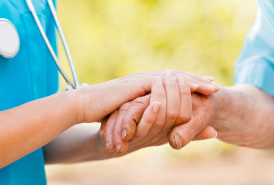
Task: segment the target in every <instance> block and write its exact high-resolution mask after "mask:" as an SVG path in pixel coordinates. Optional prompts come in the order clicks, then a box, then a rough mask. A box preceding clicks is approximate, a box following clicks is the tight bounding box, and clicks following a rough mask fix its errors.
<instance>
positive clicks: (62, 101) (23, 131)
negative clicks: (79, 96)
mask: <svg viewBox="0 0 274 185" xmlns="http://www.w3.org/2000/svg"><path fill="white" fill-rule="evenodd" d="M73 100H75V93H74V92H66V93H60V94H56V95H53V96H50V97H47V98H43V99H40V100H36V101H33V102H29V103H26V104H24V105H21V106H19V107H16V108H13V109H10V110H6V111H2V112H0V159H1V160H0V168H2V167H4V166H6V165H8V164H10V163H12V162H14V161H16V160H18V159H19V158H21V157H23V156H25V155H27V154H29V153H31V152H33V151H34V150H36V149H38V148H40V147H42V146H44V145H45V144H47V143H48V142H50V141H51V140H53V139H54V138H55V137H57V136H58V135H59V134H60V133H62V132H63V131H65V130H66V129H68V128H69V127H71V126H72V125H74V124H75V123H77V122H78V112H77V111H78V107H77V103H76V102H75V101H73Z"/></svg>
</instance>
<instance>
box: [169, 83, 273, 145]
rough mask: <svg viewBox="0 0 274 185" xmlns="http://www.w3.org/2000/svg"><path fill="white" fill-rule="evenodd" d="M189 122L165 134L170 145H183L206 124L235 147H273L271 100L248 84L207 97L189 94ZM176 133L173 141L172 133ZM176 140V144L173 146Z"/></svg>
mask: <svg viewBox="0 0 274 185" xmlns="http://www.w3.org/2000/svg"><path fill="white" fill-rule="evenodd" d="M193 103H194V106H197V109H196V110H194V111H193V116H192V119H191V120H190V123H188V125H190V126H187V127H185V126H184V125H179V126H177V127H175V128H174V129H173V130H172V131H171V132H170V133H169V141H170V144H171V146H172V147H173V148H175V149H176V148H177V145H178V143H180V146H182V147H183V146H185V145H186V144H187V143H188V142H189V141H191V140H192V138H194V137H195V134H196V133H197V132H198V131H199V130H201V129H203V128H204V127H205V126H206V125H211V126H213V127H214V128H215V129H216V130H217V131H218V138H219V139H221V140H223V141H225V142H228V143H232V144H236V145H239V146H246V147H251V148H262V149H267V148H274V99H273V97H271V96H270V95H268V94H267V93H265V92H263V91H262V90H260V89H258V88H256V87H254V86H251V85H238V86H233V87H224V88H221V90H220V91H219V92H217V93H215V94H213V95H211V96H210V97H208V98H205V97H203V96H200V95H194V96H193ZM175 135H177V136H178V137H177V141H175V140H174V136H175ZM176 143H177V145H176Z"/></svg>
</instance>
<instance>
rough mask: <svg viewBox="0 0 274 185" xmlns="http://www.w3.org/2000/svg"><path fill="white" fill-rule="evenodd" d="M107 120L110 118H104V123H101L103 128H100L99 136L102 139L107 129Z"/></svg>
mask: <svg viewBox="0 0 274 185" xmlns="http://www.w3.org/2000/svg"><path fill="white" fill-rule="evenodd" d="M107 120H108V117H106V118H104V119H103V121H102V123H101V127H100V130H99V133H98V135H99V136H100V137H104V128H105V126H106V124H107Z"/></svg>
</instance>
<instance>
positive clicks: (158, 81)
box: [155, 76, 162, 85]
mask: <svg viewBox="0 0 274 185" xmlns="http://www.w3.org/2000/svg"><path fill="white" fill-rule="evenodd" d="M155 83H156V84H157V85H162V77H160V76H157V77H156V78H155Z"/></svg>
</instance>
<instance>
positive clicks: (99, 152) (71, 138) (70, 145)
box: [43, 124, 136, 164]
mask: <svg viewBox="0 0 274 185" xmlns="http://www.w3.org/2000/svg"><path fill="white" fill-rule="evenodd" d="M99 128H100V127H99V125H91V124H80V125H75V126H73V127H71V128H69V129H68V130H66V131H65V132H64V133H62V134H61V135H60V136H58V137H57V138H56V139H54V140H53V141H51V142H50V143H48V144H47V145H46V146H44V147H43V151H44V156H45V162H46V163H47V164H56V163H77V162H85V161H96V160H104V159H109V158H115V157H121V156H123V155H121V154H117V153H116V152H113V153H109V152H107V151H106V144H105V141H104V138H102V137H99V135H98V131H99ZM135 150H136V148H135ZM132 151H134V149H131V150H130V151H129V152H128V153H130V152H132Z"/></svg>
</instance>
